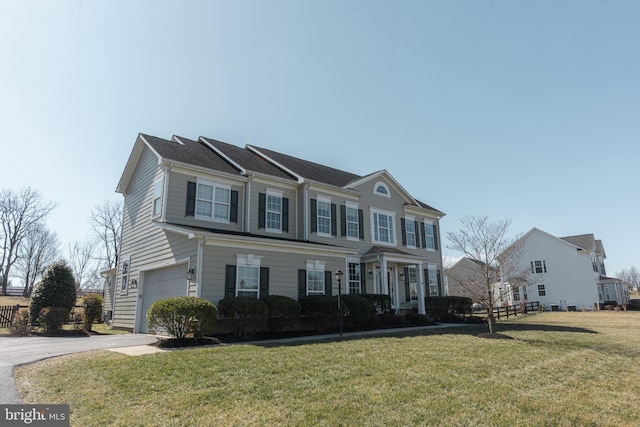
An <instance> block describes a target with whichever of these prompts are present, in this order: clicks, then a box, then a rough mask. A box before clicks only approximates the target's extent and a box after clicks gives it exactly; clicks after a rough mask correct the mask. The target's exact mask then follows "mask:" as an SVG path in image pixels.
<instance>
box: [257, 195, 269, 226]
mask: <svg viewBox="0 0 640 427" xmlns="http://www.w3.org/2000/svg"><path fill="white" fill-rule="evenodd" d="M266 216H267V195H266V194H264V193H259V194H258V228H264V227H265V222H266Z"/></svg>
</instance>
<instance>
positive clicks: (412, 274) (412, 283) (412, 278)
mask: <svg viewBox="0 0 640 427" xmlns="http://www.w3.org/2000/svg"><path fill="white" fill-rule="evenodd" d="M407 274H408V275H409V301H418V273H417V270H416V268H415V267H409V268H407Z"/></svg>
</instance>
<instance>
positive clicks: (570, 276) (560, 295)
mask: <svg viewBox="0 0 640 427" xmlns="http://www.w3.org/2000/svg"><path fill="white" fill-rule="evenodd" d="M519 242H520V243H521V245H522V246H521V248H522V249H521V254H522V255H521V258H520V266H521V267H522V268H528V269H530V274H529V276H528V279H527V284H526V290H525V289H521V291H520V292H523V291H526V294H527V296H526V298H527V299H528V300H530V301H536V300H537V301H539V302H540V304H543V305H544V306H545V307H547V309H558V310H573V309H577V310H579V309H581V308H583V307H584V308H585V309H587V310H591V309H596V308H599V307H602V306H603V305H604V304H605V302H610V301H615V302H616V303H617V304H619V305H620V304H625V303H627V302H628V300H629V292H628V290H627V288H626V286H624V284H623V283H622V282H621V281H620V280H618V279H615V278H610V277H607V276H606V270H605V264H604V260H605V258H606V253H605V251H604V247H603V245H602V241H601V240H596V239H595V237H594V236H593V234H582V235H578V236H568V237H556V236H553V235H551V234H549V233H547V232H545V231H542V230H540V229H538V228H535V227H534V228H532V229H531V230H529V232H527V233H526V234H525V235H524V236H522V237H521V239H520V240H519ZM505 280H508V278H505ZM504 289H505V290H506V291H508V294H509V295H508V299H509V301H510V302H512V303H518V302H519V301H518V300H521V299H522V298H523V295H522V294H520V295H518V294H516V295H514V293H513V292H510V289H509V288H508V287H506V286H505V287H504Z"/></svg>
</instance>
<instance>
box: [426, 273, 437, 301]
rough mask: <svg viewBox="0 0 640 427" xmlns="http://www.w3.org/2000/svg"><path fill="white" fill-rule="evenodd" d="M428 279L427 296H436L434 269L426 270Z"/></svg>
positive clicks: (435, 274)
mask: <svg viewBox="0 0 640 427" xmlns="http://www.w3.org/2000/svg"><path fill="white" fill-rule="evenodd" d="M427 274H428V279H429V295H430V296H432V297H433V296H435V297H437V296H438V271H437V270H436V269H435V268H431V267H430V268H429V269H428V270H427Z"/></svg>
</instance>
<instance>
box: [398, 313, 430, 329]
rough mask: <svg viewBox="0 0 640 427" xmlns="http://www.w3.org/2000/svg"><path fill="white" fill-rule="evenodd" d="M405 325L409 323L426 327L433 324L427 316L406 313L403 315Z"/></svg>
mask: <svg viewBox="0 0 640 427" xmlns="http://www.w3.org/2000/svg"><path fill="white" fill-rule="evenodd" d="M404 318H405V320H406V321H407V323H411V324H413V325H416V326H427V325H432V324H433V322H432V321H431V320H430V319H429V316H427V315H426V314H418V313H407V314H405V315H404Z"/></svg>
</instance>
